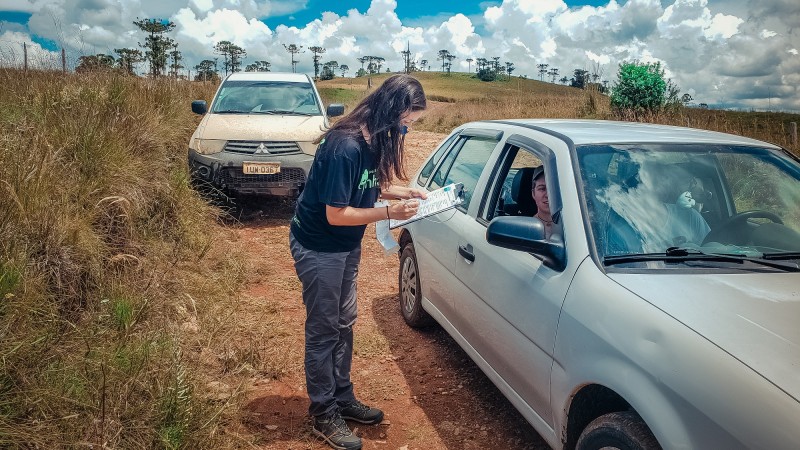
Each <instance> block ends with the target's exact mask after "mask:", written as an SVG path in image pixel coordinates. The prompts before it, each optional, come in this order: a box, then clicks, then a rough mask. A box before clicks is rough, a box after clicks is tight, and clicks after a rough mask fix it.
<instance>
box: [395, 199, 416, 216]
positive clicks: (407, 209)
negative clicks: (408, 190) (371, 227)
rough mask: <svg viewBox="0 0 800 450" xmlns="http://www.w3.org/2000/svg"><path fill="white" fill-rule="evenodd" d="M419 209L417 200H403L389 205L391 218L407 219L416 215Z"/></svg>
mask: <svg viewBox="0 0 800 450" xmlns="http://www.w3.org/2000/svg"><path fill="white" fill-rule="evenodd" d="M417 209H419V202H418V201H417V200H403V201H402V202H395V203H392V204H391V205H389V218H391V219H395V220H405V219H410V218H411V217H414V214H416V213H417Z"/></svg>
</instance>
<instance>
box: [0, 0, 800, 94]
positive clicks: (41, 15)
mask: <svg viewBox="0 0 800 450" xmlns="http://www.w3.org/2000/svg"><path fill="white" fill-rule="evenodd" d="M306 3H307V2H306V0H280V1H276V0H189V1H188V2H187V1H186V0H126V1H119V0H0V9H1V8H2V7H3V6H8V5H11V4H13V6H14V7H13V8H12V9H14V10H21V11H29V12H31V13H32V14H33V15H32V17H31V20H30V23H29V29H30V32H32V33H34V34H35V35H38V36H40V37H43V38H47V39H51V40H53V41H55V42H56V43H58V44H59V45H64V46H65V47H66V48H67V51H68V53H69V54H71V55H73V60H74V59H75V58H76V56H75V55H80V54H92V53H100V52H102V53H111V52H112V51H113V49H114V48H121V47H137V43H138V42H143V40H144V34H143V33H142V32H140V31H139V30H137V29H136V28H135V27H134V26H133V25H132V22H133V21H134V20H136V18H137V17H141V18H166V19H169V20H172V21H173V22H175V24H176V29H175V31H174V32H173V33H172V37H173V38H174V39H176V40H177V41H178V43H179V45H180V47H179V48H180V50H181V51H182V52H183V53H184V57H185V65H186V66H188V67H191V66H194V65H195V64H197V63H198V62H200V61H201V60H202V59H209V58H213V57H214V56H215V55H214V54H213V52H212V48H213V45H214V43H216V42H218V41H220V40H230V41H233V42H234V43H236V44H237V45H240V46H242V47H244V48H245V50H246V51H247V57H246V59H245V63H248V62H252V61H254V60H267V61H270V62H271V63H272V68H273V70H291V64H290V55H289V54H288V53H287V52H286V50H285V49H284V46H283V45H284V44H292V43H294V44H296V45H301V46H303V47H304V48H303V50H306V51H305V52H304V53H300V54H298V55H295V58H296V59H297V61H299V64H298V66H297V68H298V70H299V71H304V72H307V73H308V72H313V65H312V58H311V53H310V52H308V51H307V48H308V47H309V46H322V47H324V48H326V52H325V53H324V54H323V62H324V61H328V60H336V61H338V62H339V64H347V65H349V66H350V67H351V69H352V70H351V72H350V73H351V74H352V73H354V72H355V69H356V68H358V67H360V63H358V62H357V61H356V58H358V57H360V56H363V55H374V56H381V57H383V58H386V62H385V63H384V66H383V67H384V69H385V68H386V67H389V68H391V69H393V70H398V69H400V68H401V67H402V66H403V61H402V55H401V54H400V52H401V51H403V50H405V49H406V46H409V47H410V49H411V52H412V55H414V57H415V58H416V59H417V60H421V59H427V60H428V61H429V63H428V64H429V65H430V66H432V68H434V70H435V69H436V67H438V66H439V64H438V61H437V60H436V56H437V52H438V50H441V49H447V50H449V51H450V52H451V53H453V54H454V55H456V56H457V59H456V60H455V61H454V63H455V65H454V67H459V68H460V69H459V70H466V68H467V67H468V66H470V68H471V69H473V70H474V68H475V65H474V64H471V65H469V64H467V62H466V59H467V58H472V59H477V58H492V57H498V58H500V61H501V63H504V62H506V61H509V62H513V63H514V65H515V66H516V70H515V72H514V73H515V74H520V75H526V74H527V75H528V76H529V77H535V76H536V75H535V74H536V73H537V68H536V64H540V63H546V64H549V65H550V67H551V68H558V69H559V70H560V73H561V74H563V75H567V76H571V74H572V73H573V71H574V69H587V70H592V71H594V70H598V71H599V72H602V73H601V75H602V77H603V78H604V79H607V80H609V81H613V77H614V76H615V74H616V71H617V65H618V64H619V63H620V62H622V61H626V60H632V59H638V60H641V61H644V62H656V61H658V62H661V63H662V65H663V66H664V68H665V70H666V71H667V73H668V74H669V75H670V76H672V77H673V78H674V81H675V82H676V83H677V84H678V85H679V86H680V87H681V88H682V91H683V92H694V94H692V95H693V97H694V98H695V99H696V101H698V102H704V103H708V104H711V105H713V104H715V103H719V102H726V103H730V102H732V101H739V100H737V99H740V100H741V102H743V104H746V105H747V106H752V107H759V105H766V104H767V103H768V102H770V104H771V105H772V106H773V107H775V105H776V104H777V105H780V106H779V107H782V108H785V109H794V110H800V88H798V87H797V86H798V82H797V79H798V78H800V75H798V73H800V67H799V66H800V58H798V57H797V56H798V54H797V53H798V48H799V47H798V45H797V42H798V37H797V33H798V30H800V8H797V6H796V0H770V1H769V2H762V1H756V0H748V1H747V2H742V1H741V0H626V1H620V0H609V1H608V2H607V3H606V4H604V5H601V6H596V7H595V6H583V7H579V8H572V9H570V8H569V7H567V5H566V3H565V2H564V1H563V0H502V1H500V2H496V3H492V5H493V6H489V7H487V8H486V9H485V10H484V12H483V14H482V16H472V18H470V17H467V16H465V15H464V14H454V15H449V16H443V15H439V16H435V18H433V19H429V20H427V21H425V22H424V25H420V26H411V25H410V24H408V23H406V24H404V23H403V22H402V21H401V20H400V19H399V18H398V16H397V13H396V8H397V2H396V1H395V0H373V1H372V2H371V4H370V7H369V8H368V10H366V11H357V10H355V9H353V10H350V11H348V12H347V13H346V14H345V15H342V16H339V15H337V14H334V13H331V12H320V13H319V15H318V16H317V18H316V19H315V20H313V21H311V22H309V23H297V21H287V23H290V24H293V25H294V26H286V25H281V26H277V27H275V28H273V29H270V28H269V27H267V26H266V25H264V23H263V22H261V19H264V18H268V17H272V16H284V15H287V14H293V13H294V12H297V11H300V10H302V9H303V8H305V7H306ZM17 5H19V6H17ZM9 7H10V6H9ZM417 23H418V24H422V23H423V22H421V21H420V22H417ZM476 24H477V25H479V26H477V25H476ZM478 30H480V31H478ZM2 31H4V32H6V33H8V32H12V31H13V32H15V33H21V32H23V31H24V30H21V29H20V28H19V27H18V26H17V27H13V28H12V27H11V26H8V27H5V28H2ZM23 34H24V33H23ZM28 40H30V39H28ZM37 45H38V44H37ZM32 48H33V47H32ZM38 49H41V47H38ZM37 51H38V50H37ZM43 51H45V50H43ZM754 86H755V87H757V88H754ZM764 92H770V93H772V98H771V99H770V98H768V94H765V93H764ZM776 93H780V98H779V97H778V96H777V94H776Z"/></svg>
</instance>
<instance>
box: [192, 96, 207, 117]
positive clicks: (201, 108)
mask: <svg viewBox="0 0 800 450" xmlns="http://www.w3.org/2000/svg"><path fill="white" fill-rule="evenodd" d="M207 111H208V106H206V101H205V100H195V101H193V102H192V112H193V113H195V114H200V115H201V116H202V115H203V114H205V113H206V112H207Z"/></svg>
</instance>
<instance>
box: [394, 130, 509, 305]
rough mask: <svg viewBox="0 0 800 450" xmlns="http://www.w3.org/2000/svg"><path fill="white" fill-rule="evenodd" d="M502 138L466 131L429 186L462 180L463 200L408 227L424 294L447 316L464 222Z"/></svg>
mask: <svg viewBox="0 0 800 450" xmlns="http://www.w3.org/2000/svg"><path fill="white" fill-rule="evenodd" d="M499 140H500V136H499V135H498V133H497V132H496V131H493V132H487V131H484V130H471V129H467V130H463V131H462V132H461V133H460V134H459V136H458V139H457V140H456V142H455V143H454V144H453V146H452V148H451V149H450V151H449V152H447V153H446V154H445V155H444V157H443V158H442V159H441V162H439V164H438V166H437V167H436V169H435V171H434V172H433V174H432V175H431V176H430V178H429V179H428V180H427V185H426V187H427V189H428V190H430V191H432V190H435V189H439V188H441V187H443V186H447V185H448V184H451V183H463V184H464V195H465V198H464V202H463V203H462V204H461V205H460V206H458V207H457V208H455V209H450V210H447V211H443V212H441V213H439V214H435V215H433V216H430V217H428V218H425V219H422V220H419V221H417V222H414V223H412V224H410V225H409V226H408V228H409V230H411V233H412V236H413V239H414V248H415V250H416V252H417V263H418V264H419V269H420V274H422V276H423V278H424V282H423V283H422V289H423V296H424V297H425V298H427V299H428V300H429V301H430V302H431V303H432V304H433V305H434V306H435V307H436V308H437V309H439V310H440V311H441V312H442V313H443V314H444V316H449V315H450V314H451V313H452V306H453V295H452V294H453V289H452V286H451V280H453V279H455V263H456V257H457V256H458V252H457V249H458V234H459V233H460V229H461V222H462V220H463V217H465V216H466V211H467V207H468V206H469V204H470V202H471V199H472V197H473V193H474V191H475V187H476V184H477V182H478V178H479V177H480V175H481V173H482V172H483V169H484V168H485V167H486V162H487V161H488V159H489V157H490V156H491V154H492V153H493V151H494V150H495V148H496V147H497V144H498V142H499ZM456 162H457V163H456ZM423 172H425V169H423ZM421 175H422V174H421Z"/></svg>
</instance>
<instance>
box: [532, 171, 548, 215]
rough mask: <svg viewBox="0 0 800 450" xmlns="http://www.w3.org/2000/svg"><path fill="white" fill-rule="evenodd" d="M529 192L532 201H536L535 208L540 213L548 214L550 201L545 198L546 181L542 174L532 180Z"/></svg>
mask: <svg viewBox="0 0 800 450" xmlns="http://www.w3.org/2000/svg"><path fill="white" fill-rule="evenodd" d="M531 194H532V195H533V201H534V202H535V203H536V208H538V210H539V211H540V212H541V213H542V214H545V215H550V201H549V200H548V199H547V183H545V179H544V175H542V176H540V177H539V178H537V179H536V181H534V182H533V189H532V191H531Z"/></svg>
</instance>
